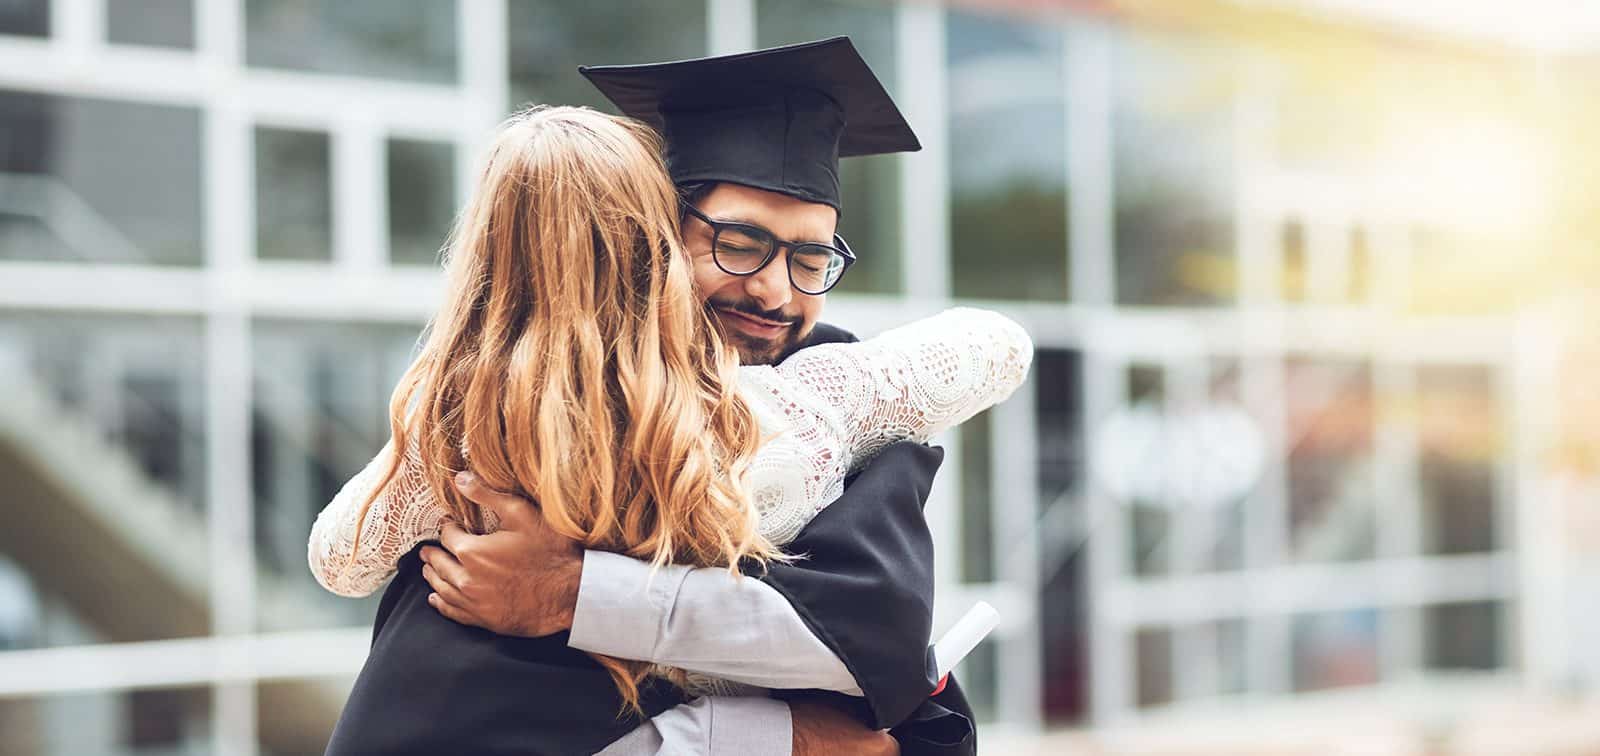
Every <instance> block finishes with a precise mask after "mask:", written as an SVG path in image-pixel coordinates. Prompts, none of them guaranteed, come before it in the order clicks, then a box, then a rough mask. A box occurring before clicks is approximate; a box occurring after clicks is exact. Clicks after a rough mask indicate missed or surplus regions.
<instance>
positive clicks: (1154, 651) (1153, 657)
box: [1133, 627, 1173, 706]
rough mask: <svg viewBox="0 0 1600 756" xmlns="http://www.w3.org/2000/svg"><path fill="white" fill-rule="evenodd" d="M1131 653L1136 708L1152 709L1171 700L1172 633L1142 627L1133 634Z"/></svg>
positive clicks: (1160, 629)
mask: <svg viewBox="0 0 1600 756" xmlns="http://www.w3.org/2000/svg"><path fill="white" fill-rule="evenodd" d="M1133 645H1134V654H1135V655H1136V656H1135V658H1136V663H1137V664H1138V670H1139V671H1138V675H1137V676H1135V678H1134V686H1135V690H1134V700H1135V701H1137V702H1138V705H1139V706H1154V705H1157V704H1164V703H1170V702H1171V701H1172V693H1173V690H1172V631H1171V630H1169V629H1166V628H1148V627H1147V628H1142V629H1140V630H1139V631H1138V632H1137V633H1134V638H1133Z"/></svg>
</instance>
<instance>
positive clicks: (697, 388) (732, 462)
mask: <svg viewBox="0 0 1600 756" xmlns="http://www.w3.org/2000/svg"><path fill="white" fill-rule="evenodd" d="M660 152H661V150H660V142H659V140H658V138H657V136H656V135H655V133H654V132H653V131H651V130H650V129H649V128H648V127H646V126H644V125H643V124H640V123H638V122H636V121H632V120H629V119H626V118H618V117H613V116H608V115H605V114H603V113H599V112H596V111H593V110H589V109H587V108H572V107H537V108H532V109H529V110H525V111H522V112H520V113H517V114H516V115H514V116H512V117H511V118H510V119H509V120H507V121H506V122H505V123H504V124H503V125H502V127H501V129H500V132H499V134H498V136H497V137H496V138H495V140H494V143H493V145H492V146H491V148H490V151H489V156H488V160H487V165H486V166H485V167H484V169H483V173H482V175H481V177H480V178H479V181H478V185H477V187H476V190H475V192H474V194H473V197H472V199H471V200H470V201H469V202H468V204H467V206H466V208H465V209H464V210H463V211H462V214H461V216H460V217H459V218H458V219H457V221H456V227H455V230H454V232H453V233H452V235H451V242H450V246H449V252H448V257H447V260H446V263H445V267H446V288H447V293H446V296H445V301H444V303H443V305H442V306H441V307H440V309H439V312H438V314H437V316H436V317H435V318H434V320H433V322H432V323H431V324H430V325H429V329H428V334H427V340H426V342H425V345H424V347H423V348H422V351H421V354H420V355H419V356H418V357H417V359H416V361H415V362H414V363H413V364H412V365H411V367H410V368H409V369H408V370H407V371H406V373H405V376H404V377H403V378H401V380H400V384H399V386H398V387H397V388H396V389H395V392H394V396H393V398H392V399H391V400H390V403H389V413H390V426H391V431H392V433H393V436H394V448H395V449H396V450H404V449H406V448H408V447H407V444H408V443H415V444H416V445H417V448H418V450H419V452H420V456H421V459H422V471H423V474H424V475H425V477H426V479H427V482H428V486H429V488H430V489H431V490H432V492H433V495H434V496H435V497H437V499H438V501H440V502H442V503H443V504H444V506H445V507H446V509H448V510H449V512H450V513H451V515H452V516H454V517H455V518H456V519H457V520H459V521H460V522H461V523H463V524H464V525H465V526H466V527H467V528H469V529H471V530H473V531H474V532H483V529H484V517H483V513H482V512H481V511H479V508H478V507H477V505H475V504H473V503H472V502H471V501H469V500H467V499H465V498H464V497H462V496H461V495H460V494H459V493H458V492H457V491H456V489H455V486H454V485H452V479H453V476H454V474H455V473H456V472H457V471H459V470H462V469H465V468H466V467H467V466H468V461H467V459H466V458H465V454H464V450H465V451H466V452H470V457H471V459H470V467H471V469H472V471H473V472H474V473H475V474H476V475H477V476H478V477H479V478H481V479H482V481H483V482H484V484H486V485H488V486H489V487H490V488H493V489H496V490H500V491H508V492H514V493H517V494H520V495H522V496H525V497H527V498H530V499H532V500H534V501H536V502H537V503H538V506H539V510H540V512H541V513H542V514H543V516H544V518H545V521H546V522H548V523H549V524H550V526H551V527H552V528H554V529H555V530H556V531H557V532H559V533H560V534H562V535H564V536H567V537H570V538H573V539H576V540H578V541H580V542H582V543H583V545H584V546H585V547H587V548H593V549H604V550H608V551H615V552H620V553H624V554H627V555H629V556H633V557H637V558H641V559H646V560H650V561H651V562H653V563H654V564H656V565H661V564H664V563H667V562H673V563H678V564H690V565H697V566H713V565H725V566H728V567H729V569H731V570H734V571H737V569H738V562H739V560H740V559H741V558H744V557H755V558H757V559H758V560H763V561H764V560H766V559H768V558H772V557H775V556H776V551H775V549H774V547H773V546H772V545H771V544H770V543H769V542H767V541H766V540H765V539H764V538H762V537H761V535H760V534H759V533H758V532H757V530H756V520H757V517H756V511H755V509H754V505H753V504H752V502H751V500H750V497H749V495H748V494H747V493H746V491H745V490H744V486H743V485H742V483H743V479H744V473H745V470H746V468H747V466H748V464H749V462H750V459H751V457H752V456H754V454H755V451H756V447H757V446H758V444H759V438H758V433H759V429H758V427H757V424H756V420H755V417H754V416H753V415H752V414H751V410H750V407H749V405H747V404H746V403H745V402H744V401H743V400H742V399H741V398H740V396H739V394H738V393H737V392H736V390H735V383H736V370H737V355H736V354H735V353H734V351H733V350H731V349H730V348H728V347H727V346H725V345H724V344H723V342H722V340H721V338H719V336H718V332H717V329H716V326H715V324H714V323H713V322H712V321H711V319H710V316H709V315H708V314H707V313H706V311H705V309H704V307H703V306H702V305H701V304H700V302H699V299H698V298H697V297H696V296H695V294H694V290H693V281H692V278H691V276H690V271H689V267H688V266H689V262H688V258H687V256H686V255H685V253H684V251H683V249H682V243H681V241H680V237H679V235H678V221H679V217H680V213H679V209H678V196H677V193H676V191H675V189H674V187H673V185H672V182H671V180H670V179H669V178H668V177H667V172H666V168H665V166H664V165H663V163H662V161H661V158H660ZM403 456H404V455H403V454H401V453H397V454H396V455H395V460H396V461H395V463H394V464H393V465H391V466H390V469H389V471H388V473H387V475H386V476H385V478H384V480H383V482H382V484H381V485H379V486H377V487H376V488H375V490H374V493H373V497H372V499H369V500H368V501H367V502H366V505H365V506H363V508H362V512H361V516H362V517H363V518H364V517H365V516H366V512H367V510H368V508H370V506H371V503H372V500H373V499H376V497H377V495H378V492H381V491H382V490H383V489H384V488H385V487H386V486H387V485H388V484H389V482H390V481H391V480H393V478H394V475H395V472H396V470H397V469H398V468H399V460H400V459H401V458H402V457H403ZM358 530H359V528H358ZM596 659H597V660H598V661H599V662H600V663H601V664H602V665H604V666H605V667H606V669H607V670H608V671H609V672H610V673H611V675H612V677H613V678H614V679H615V681H616V683H617V687H618V690H619V691H620V692H621V693H622V696H623V699H624V702H625V704H626V705H627V706H629V707H632V708H634V709H635V710H637V708H638V685H639V683H640V682H641V681H643V679H644V678H645V677H646V676H647V675H649V674H652V673H654V674H663V675H664V676H666V677H668V678H669V679H674V681H675V682H679V683H680V684H682V682H683V679H684V678H683V676H682V675H681V673H675V672H673V671H671V670H665V671H664V670H660V669H655V670H652V668H651V667H650V665H648V664H645V663H642V662H635V661H625V660H620V659H613V658H609V657H601V656H597V657H596Z"/></svg>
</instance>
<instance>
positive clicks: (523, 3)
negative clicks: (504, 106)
mask: <svg viewBox="0 0 1600 756" xmlns="http://www.w3.org/2000/svg"><path fill="white" fill-rule="evenodd" d="M506 12H507V23H506V32H507V34H508V35H509V39H508V40H507V46H508V53H509V55H510V57H511V61H510V72H511V103H510V106H511V107H513V108H518V107H522V106H523V105H524V104H526V103H530V102H538V103H550V104H556V105H588V106H590V107H594V108H599V109H601V110H604V111H606V112H608V113H615V112H616V109H615V108H613V107H611V104H610V103H609V102H608V101H607V100H606V99H605V98H604V97H602V96H601V95H600V92H599V90H596V89H595V88H594V87H593V86H591V85H590V84H589V80H588V79H585V78H583V76H582V75H581V74H579V73H578V66H580V65H602V64H623V63H653V62H656V61H663V60H681V59H684V58H698V57H700V56H702V55H705V54H706V3H705V0H656V1H655V2H649V3H638V2H630V1H629V0H588V1H587V2H581V3H573V2H563V1H562V0H510V2H509V3H508V4H507V6H506Z"/></svg>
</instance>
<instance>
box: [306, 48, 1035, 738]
mask: <svg viewBox="0 0 1600 756" xmlns="http://www.w3.org/2000/svg"><path fill="white" fill-rule="evenodd" d="M580 70H581V71H582V72H583V73H584V75H586V76H587V77H588V78H589V79H590V81H592V82H593V83H594V84H595V85H596V86H597V87H599V88H600V90H601V91H602V92H603V93H604V94H605V95H606V96H607V97H609V98H610V99H611V101H612V102H614V103H616V105H617V106H618V108H619V109H620V110H621V111H622V112H623V113H625V114H627V116H629V117H613V116H609V115H605V114H602V113H598V112H595V111H593V110H588V109H583V108H570V107H538V108H533V109H529V110H525V111H522V112H520V113H517V114H516V115H514V116H512V117H511V118H510V119H508V120H507V121H506V122H505V124H504V125H503V126H502V127H501V129H500V130H499V132H498V134H497V136H496V137H495V139H494V141H493V143H492V145H491V146H490V148H489V153H488V155H487V158H486V160H485V161H484V167H483V169H482V173H481V175H480V176H479V177H478V180H477V183H476V186H475V188H474V192H473V195H472V198H471V200H470V201H469V202H468V203H467V206H466V207H465V209H464V210H463V211H462V213H461V215H460V216H459V218H458V219H457V222H456V226H455V229H454V230H453V232H452V234H451V238H450V241H449V246H448V252H447V255H446V262H445V269H446V271H445V275H446V292H445V298H444V302H443V304H442V305H441V307H440V308H439V311H438V312H437V314H436V315H435V316H434V318H433V320H432V321H431V323H430V324H429V327H428V330H427V334H426V339H425V342H424V345H423V347H422V349H421V351H420V353H419V355H418V357H417V358H416V360H415V362H414V363H413V364H412V365H411V366H410V368H409V369H408V370H407V371H406V373H405V375H404V377H403V378H402V379H401V381H400V384H399V386H398V387H397V388H396V390H395V393H394V396H393V398H392V400H391V402H390V415H391V422H390V425H391V433H392V436H393V437H392V440H391V442H390V443H389V444H388V445H387V446H385V448H384V449H383V450H382V451H381V452H379V454H378V455H377V457H376V458H374V459H373V460H372V462H371V463H370V464H369V465H368V466H367V467H366V469H364V470H362V471H361V472H360V473H358V474H357V475H356V476H355V477H354V478H352V479H351V480H350V481H349V482H348V483H346V484H345V486H344V487H343V489H342V490H341V491H340V492H339V494H338V495H337V497H335V499H334V500H333V501H332V502H331V503H329V504H328V505H327V508H326V509H325V510H324V511H323V512H322V513H321V515H319V516H318V517H317V521H316V524H315V525H314V527H313V529H312V532H311V538H310V548H309V559H310V564H311V569H312V571H313V572H314V573H315V574H316V576H317V579H318V581H319V582H320V583H321V584H322V585H323V586H324V587H326V588H327V589H328V590H330V591H333V592H335V593H338V594H341V595H347V596H364V595H367V594H370V593H372V592H373V591H375V590H377V589H378V588H379V587H381V586H382V585H383V584H384V582H385V581H388V580H389V579H390V578H391V576H392V577H393V580H392V581H391V582H389V585H388V588H387V590H386V591H385V593H384V595H383V600H382V603H381V605H380V606H379V609H378V615H377V619H376V627H375V628H374V632H373V641H372V649H371V652H370V655H369V656H368V659H367V662H366V665H365V667H364V668H363V670H362V672H361V675H360V677H359V678H358V679H357V681H356V685H355V688H354V690H353V692H352V693H351V696H350V699H349V701H348V702H347V704H346V706H345V710H344V712H343V714H342V716H341V717H340V720H339V724H338V726H337V727H336V728H335V731H334V733H333V737H332V740H331V742H330V743H329V745H328V751H327V753H328V754H330V755H331V756H351V755H354V754H388V755H392V754H526V755H530V756H531V755H533V754H592V753H602V754H609V755H617V754H625V755H633V754H754V755H762V754H795V756H812V755H814V754H828V756H839V755H840V754H876V753H890V754H892V753H905V754H920V753H925V754H970V753H974V752H975V750H976V734H975V732H974V730H973V722H972V712H971V709H970V707H969V706H968V704H967V702H966V700H965V698H964V696H963V695H962V692H961V689H960V687H959V686H958V685H957V684H956V682H955V680H954V679H952V678H950V677H949V676H948V675H941V674H939V672H938V669H939V668H938V667H936V663H935V659H934V654H933V650H932V648H931V647H930V634H931V630H932V627H931V625H932V610H933V558H934V555H933V547H932V540H931V538H930V536H929V533H928V528H927V524H926V522H925V521H924V519H923V516H922V506H923V503H924V502H925V500H926V497H927V494H928V490H929V487H930V486H931V485H932V481H933V475H934V472H935V471H936V470H937V468H938V466H939V463H940V461H941V459H942V456H943V454H942V451H941V450H939V449H938V448H935V447H929V446H927V445H926V443H925V442H926V441H927V440H928V439H929V438H930V437H932V436H933V435H935V434H937V433H939V432H940V431H943V430H945V429H947V428H950V427H952V426H954V425H956V424H958V423H960V422H963V421H965V420H966V419H968V418H970V417H972V416H973V415H975V414H977V413H979V412H981V411H983V410H984V409H987V408H988V407H991V406H993V405H994V404H995V403H997V402H999V401H1001V400H1003V399H1004V398H1005V397H1007V396H1009V395H1010V394H1011V393H1012V392H1013V391H1014V390H1016V388H1017V387H1018V386H1019V385H1020V384H1021V383H1022V382H1023V380H1024V378H1025V376H1026V373H1027V369H1028V366H1029V363H1030V361H1031V359H1032V351H1033V350H1032V344H1031V342H1030V340H1029V338H1028V336H1027V334H1026V333H1025V332H1023V330H1022V329H1021V328H1020V327H1019V326H1018V325H1017V324H1016V323H1014V322H1012V321H1010V320H1008V319H1006V318H1004V317H1001V316H1000V315H997V314H995V313H991V312H986V311H982V310H973V309H954V310H949V311H946V312H944V313H942V314H939V315H936V316H933V317H930V318H926V319H923V320H918V321H915V322H912V323H909V324H907V325H903V326H900V327H898V328H894V329H892V330H889V331H887V332H885V333H883V334H881V335H879V336H877V337H875V338H872V339H869V340H866V341H858V340H857V339H855V337H853V336H851V335H850V334H849V333H847V332H845V331H843V330H840V329H838V328H834V327H831V326H828V325H825V324H820V323H818V316H819V315H820V314H821V310H822V306H823V302H824V299H825V295H826V293H827V292H828V290H830V289H832V288H833V287H834V286H835V285H836V284H837V283H838V282H839V280H840V278H841V277H842V276H844V275H845V274H846V273H847V271H848V269H849V268H850V266H851V264H852V263H853V262H854V261H855V253H853V252H852V251H851V250H850V247H849V246H848V245H847V244H846V242H845V240H844V239H843V238H841V237H840V236H838V235H837V234H836V233H835V229H836V226H837V224H838V220H839V216H840V213H841V212H842V208H841V207H840V202H839V180H838V161H839V158H841V157H849V156H855V155H869V154H878V153H889V152H900V151H909V150H916V149H919V147H920V145H919V144H918V142H917V139H916V136H915V135H914V134H913V133H912V132H911V129H910V127H909V126H908V125H907V124H906V122H905V120H904V119H903V118H902V117H901V115H900V113H899V111H898V109H897V108H896V107H895V105H894V103H893V101H892V100H890V99H889V96H888V94H887V93H886V92H885V91H884V89H883V87H882V85H881V84H879V82H878V80H877V79H876V78H875V77H874V76H873V74H872V72H871V70H870V69H869V68H868V67H867V66H866V64H865V62H864V61H862V59H861V57H860V56H859V55H858V54H857V53H856V51H855V48H854V47H853V46H852V45H851V44H850V41H849V39H848V38H844V37H837V38H833V39H828V40H822V41H818V42H811V43H806V44H801V45H792V46H788V47H780V48H772V49H767V50H759V51H756V52H751V53H744V54H739V55H729V56H720V57H714V58H703V59H698V60H691V61H680V62H672V63H661V64H650V65H640V66H601V67H586V68H583V69H580ZM947 661H948V660H947Z"/></svg>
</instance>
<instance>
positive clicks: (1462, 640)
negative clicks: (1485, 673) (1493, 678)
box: [1424, 601, 1504, 669]
mask: <svg viewBox="0 0 1600 756" xmlns="http://www.w3.org/2000/svg"><path fill="white" fill-rule="evenodd" d="M1500 616H1501V606H1500V604H1499V603H1497V602H1494V601H1475V602H1470V603H1460V604H1440V605H1438V606H1430V607H1428V608H1427V611H1426V613H1425V614H1424V623H1425V627H1426V628H1427V635H1426V638H1427V640H1426V642H1427V644H1428V645H1427V649H1426V653H1427V658H1428V667H1429V668H1430V669H1495V668H1497V667H1500V666H1501V665H1502V664H1503V663H1504V662H1502V661H1501V660H1500V633H1501V630H1500Z"/></svg>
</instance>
